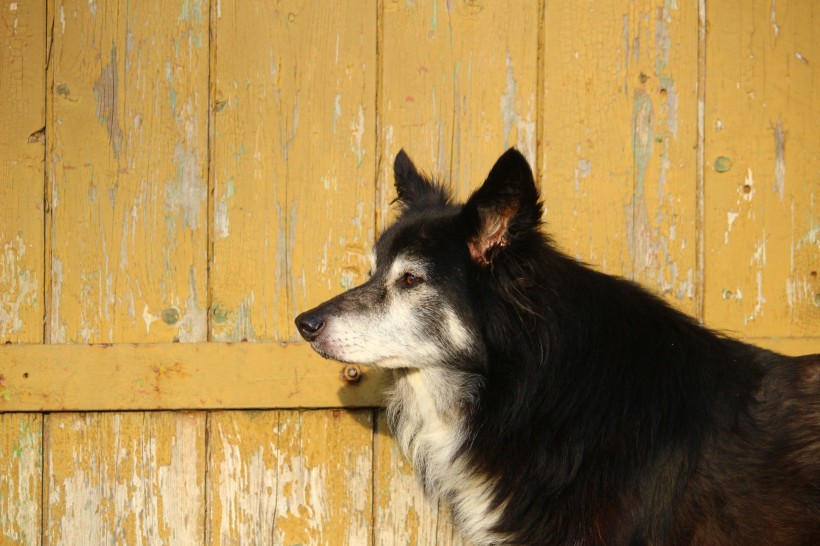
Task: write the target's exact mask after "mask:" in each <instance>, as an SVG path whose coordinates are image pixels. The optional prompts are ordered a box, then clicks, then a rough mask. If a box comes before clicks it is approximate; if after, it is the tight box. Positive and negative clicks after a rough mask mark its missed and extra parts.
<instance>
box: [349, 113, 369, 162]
mask: <svg viewBox="0 0 820 546" xmlns="http://www.w3.org/2000/svg"><path fill="white" fill-rule="evenodd" d="M364 128H365V122H364V108H363V107H362V105H359V115H358V116H357V118H356V119H355V120H353V122H352V123H351V124H350V130H351V134H352V138H351V144H350V148H351V150H352V151H353V153H355V154H356V168H361V166H362V161H363V159H364V146H363V145H362V139H363V138H364Z"/></svg>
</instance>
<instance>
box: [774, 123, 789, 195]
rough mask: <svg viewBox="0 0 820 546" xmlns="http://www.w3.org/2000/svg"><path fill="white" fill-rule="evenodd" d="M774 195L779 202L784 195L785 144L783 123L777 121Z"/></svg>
mask: <svg viewBox="0 0 820 546" xmlns="http://www.w3.org/2000/svg"><path fill="white" fill-rule="evenodd" d="M774 153H775V155H774V188H773V190H774V193H776V194H778V195H780V202H781V203H782V202H783V199H784V197H785V195H786V142H785V136H784V135H783V122H782V121H781V120H777V125H775V128H774Z"/></svg>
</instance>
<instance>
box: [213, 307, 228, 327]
mask: <svg viewBox="0 0 820 546" xmlns="http://www.w3.org/2000/svg"><path fill="white" fill-rule="evenodd" d="M228 317H229V311H228V310H227V309H225V308H224V307H222V306H221V305H220V304H218V303H215V304H214V305H212V306H211V321H212V322H213V323H214V324H225V323H226V322H228Z"/></svg>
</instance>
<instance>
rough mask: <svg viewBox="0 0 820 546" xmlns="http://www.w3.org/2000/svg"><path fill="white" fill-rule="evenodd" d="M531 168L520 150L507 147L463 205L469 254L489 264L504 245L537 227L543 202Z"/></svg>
mask: <svg viewBox="0 0 820 546" xmlns="http://www.w3.org/2000/svg"><path fill="white" fill-rule="evenodd" d="M538 199H539V195H538V189H537V188H536V187H535V180H534V179H533V175H532V169H530V165H529V163H527V159H526V158H525V157H524V156H523V155H521V152H519V151H518V150H516V149H514V148H510V149H509V150H507V151H506V152H505V153H504V154H503V155H502V156H501V157H500V158H498V161H496V163H495V165H494V166H493V168H492V169H491V170H490V174H489V175H488V176H487V180H486V181H485V182H484V184H483V185H482V186H481V187H480V188H479V189H477V190H476V191H475V192H473V194H472V195H471V196H470V199H468V200H467V203H466V204H465V205H464V209H463V211H462V214H463V216H464V219H465V222H466V226H467V234H468V238H467V247H468V248H469V250H470V256H472V258H473V260H474V261H475V262H476V263H478V264H480V265H489V264H491V263H492V262H493V260H494V259H495V257H496V256H497V255H498V254H499V253H500V252H501V251H502V250H503V249H504V247H506V246H508V245H510V244H512V243H514V242H515V241H516V240H517V239H518V238H520V237H522V236H524V235H526V234H528V233H530V232H531V231H532V230H534V229H537V228H538V226H539V225H540V223H541V203H540V202H539V200H538Z"/></svg>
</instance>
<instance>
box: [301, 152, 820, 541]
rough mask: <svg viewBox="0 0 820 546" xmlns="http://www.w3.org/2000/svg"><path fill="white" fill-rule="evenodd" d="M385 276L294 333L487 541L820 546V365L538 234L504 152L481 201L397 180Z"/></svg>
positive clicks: (307, 316) (522, 171)
mask: <svg viewBox="0 0 820 546" xmlns="http://www.w3.org/2000/svg"><path fill="white" fill-rule="evenodd" d="M394 171H395V177H396V189H397V191H398V198H397V201H398V203H399V205H400V207H401V212H400V216H399V218H398V220H397V221H396V222H395V224H394V225H392V226H391V227H390V228H389V229H387V230H386V231H385V232H384V234H383V235H382V236H381V237H380V238H379V240H378V242H377V243H376V247H375V251H374V253H373V264H372V265H373V268H372V275H371V277H370V279H369V280H368V281H367V282H365V283H364V284H363V285H361V286H359V287H357V288H354V289H352V290H349V291H347V292H345V293H343V294H341V295H339V296H337V297H335V298H333V299H332V300H330V301H328V302H326V303H323V304H322V305H320V306H318V307H316V308H315V309H312V310H310V311H307V312H305V313H303V314H302V315H300V316H299V317H298V318H297V319H296V324H297V326H298V329H299V331H300V332H301V334H302V336H304V338H305V339H306V340H308V341H309V342H310V343H311V345H312V346H313V348H314V349H315V350H316V351H318V352H319V353H320V354H322V355H323V356H325V357H327V358H332V359H335V360H339V361H342V362H349V363H360V364H373V365H375V366H379V367H383V368H392V369H393V370H395V379H396V382H395V387H394V389H393V391H392V394H391V395H390V399H389V406H388V411H389V416H390V420H391V423H392V426H393V429H394V432H395V434H396V437H397V438H398V441H399V443H400V445H401V447H402V448H403V450H404V452H405V453H406V454H407V456H408V458H409V459H410V460H411V461H412V463H413V466H414V468H415V472H416V474H417V475H418V478H419V479H420V480H421V482H422V483H423V485H424V487H425V489H426V491H427V492H428V494H430V495H435V496H439V497H441V498H443V499H445V500H446V501H447V502H449V504H450V506H451V508H452V512H453V514H454V518H455V520H456V523H457V525H458V526H459V528H460V529H461V531H462V532H463V533H464V535H465V536H466V537H468V538H469V539H471V540H473V541H475V542H476V543H480V544H531V545H547V544H561V545H564V544H566V545H590V544H595V545H607V546H615V545H650V544H651V545H659V544H664V545H685V544H686V545H688V544H699V545H709V546H716V545H752V544H778V545H780V544H782V545H806V546H808V545H818V544H820V355H814V356H805V357H800V358H790V357H786V356H782V355H779V354H776V353H772V352H769V351H765V350H762V349H759V348H756V347H753V346H750V345H746V344H744V343H741V342H739V341H735V340H732V339H728V338H726V337H723V336H721V335H718V334H716V333H714V332H711V331H709V330H707V329H705V328H703V327H702V326H700V325H699V324H698V323H697V322H695V321H694V320H692V319H690V318H689V317H687V316H685V315H683V314H681V313H679V312H678V311H676V310H674V309H672V308H671V307H669V306H668V305H666V304H665V303H664V302H663V301H661V300H660V299H658V298H656V297H654V296H653V295H651V294H649V293H648V292H646V291H645V290H643V289H642V288H640V287H638V286H637V285H635V284H633V283H632V282H629V281H626V280H623V279H619V278H615V277H611V276H608V275H604V274H602V273H598V272H596V271H593V270H592V269H589V268H587V267H585V266H583V265H582V264H579V263H578V262H576V261H575V260H573V259H571V258H569V257H567V256H565V255H564V254H562V253H560V252H559V251H558V250H556V249H555V248H554V247H553V246H552V245H551V243H550V239H549V238H548V237H547V236H546V235H545V234H544V233H543V232H542V231H541V217H542V208H541V203H540V201H539V193H538V190H537V189H536V186H535V183H534V181H533V176H532V171H531V170H530V167H529V165H528V164H527V161H526V160H525V159H524V157H523V156H522V155H521V154H520V153H518V152H517V151H515V150H509V151H508V152H506V153H505V154H504V155H502V156H501V158H500V159H499V160H498V161H497V163H496V164H495V166H494V167H493V168H492V170H491V172H490V174H489V176H488V177H487V180H486V181H485V182H484V184H483V185H482V186H481V187H480V188H479V189H478V190H477V191H475V193H473V195H472V196H471V197H470V198H469V199H468V200H467V202H466V203H464V204H455V203H453V202H452V200H451V198H450V196H449V195H448V193H447V191H445V190H444V189H443V187H441V186H439V185H436V184H434V183H433V182H431V181H430V180H428V179H427V178H425V177H424V176H422V175H420V174H419V172H418V171H417V170H416V168H415V166H414V165H413V163H412V162H411V161H410V159H409V158H408V156H407V155H406V154H405V153H404V152H400V153H399V155H398V156H397V157H396V160H395V165H394Z"/></svg>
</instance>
